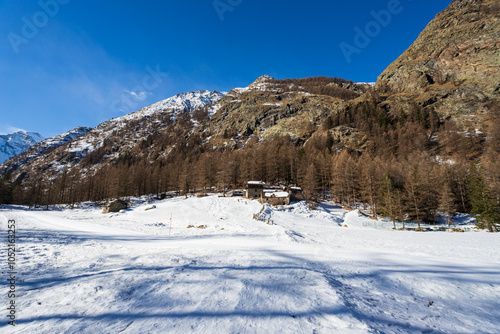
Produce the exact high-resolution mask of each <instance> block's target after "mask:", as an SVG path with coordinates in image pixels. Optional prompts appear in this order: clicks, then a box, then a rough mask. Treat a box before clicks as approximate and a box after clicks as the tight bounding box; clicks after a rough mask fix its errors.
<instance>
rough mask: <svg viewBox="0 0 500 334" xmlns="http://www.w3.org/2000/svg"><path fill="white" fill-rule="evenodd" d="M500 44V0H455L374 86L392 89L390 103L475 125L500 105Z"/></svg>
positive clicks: (389, 91)
mask: <svg viewBox="0 0 500 334" xmlns="http://www.w3.org/2000/svg"><path fill="white" fill-rule="evenodd" d="M499 46H500V3H499V2H498V0H455V1H453V2H452V3H451V4H450V5H449V6H448V8H446V9H445V10H444V11H442V12H441V13H439V14H438V15H437V16H436V18H435V19H434V20H433V21H431V22H430V23H429V25H428V26H427V27H426V28H425V30H424V31H423V32H422V33H421V34H420V36H419V37H418V39H417V40H416V41H415V42H414V43H413V44H412V45H411V46H410V47H409V48H408V50H406V51H405V52H404V53H403V54H402V55H401V56H400V57H399V58H398V59H397V60H396V61H395V62H393V63H392V64H391V65H390V66H389V67H388V68H387V69H386V70H385V71H384V72H383V73H382V74H381V75H380V77H379V78H378V81H377V84H376V90H378V91H379V92H385V93H389V95H390V96H389V97H388V101H387V104H388V106H389V108H390V107H391V106H392V108H395V107H396V108H397V107H404V106H405V105H407V104H409V103H412V102H416V103H417V104H418V105H420V106H422V107H424V108H434V109H435V110H436V111H437V112H438V114H439V115H440V116H442V117H444V118H446V117H450V116H453V117H455V118H456V120H457V121H458V122H459V123H463V124H465V123H473V124H476V125H477V124H479V123H481V121H482V119H483V116H484V115H485V114H488V113H489V112H491V111H493V110H494V109H498V108H499V106H500V104H499V101H500V53H499ZM471 116H477V117H471Z"/></svg>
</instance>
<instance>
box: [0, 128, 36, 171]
mask: <svg viewBox="0 0 500 334" xmlns="http://www.w3.org/2000/svg"><path fill="white" fill-rule="evenodd" d="M41 140H43V137H42V136H41V135H40V134H39V133H35V132H25V131H17V132H15V133H12V134H7V135H0V164H1V163H3V162H4V161H6V160H8V159H10V158H12V157H14V156H16V155H18V154H20V153H21V152H23V151H25V150H26V149H28V148H29V147H31V146H32V145H34V144H36V143H38V142H39V141H41Z"/></svg>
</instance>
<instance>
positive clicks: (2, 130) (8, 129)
mask: <svg viewBox="0 0 500 334" xmlns="http://www.w3.org/2000/svg"><path fill="white" fill-rule="evenodd" d="M18 131H23V132H27V131H26V130H24V129H21V128H17V127H15V126H11V125H5V126H2V127H0V135H7V134H11V133H14V132H18Z"/></svg>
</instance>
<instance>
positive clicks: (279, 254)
mask: <svg viewBox="0 0 500 334" xmlns="http://www.w3.org/2000/svg"><path fill="white" fill-rule="evenodd" d="M153 204H155V205H156V208H155V209H152V210H148V211H146V210H145V209H146V208H149V207H151V206H152V204H147V203H144V204H139V205H136V206H134V207H133V208H131V209H128V210H125V211H124V212H121V213H118V214H102V213H101V210H100V209H98V208H92V207H89V208H86V209H74V210H69V209H66V210H60V211H48V212H47V211H29V210H27V209H26V208H21V207H17V208H14V207H7V208H3V209H0V226H1V234H2V235H1V240H2V248H1V249H2V251H1V254H0V255H1V256H0V261H1V268H2V278H1V280H2V282H3V285H2V292H1V298H0V308H1V309H2V310H3V311H2V315H1V318H0V319H1V320H0V321H1V323H0V332H1V333H499V332H500V234H490V233H486V232H470V233H446V232H425V233H419V232H402V231H391V230H376V229H371V228H366V227H362V226H363V220H364V219H366V218H360V217H358V215H357V213H356V212H347V211H344V210H342V209H340V208H338V207H336V206H335V205H333V204H332V203H323V204H322V206H321V207H320V208H319V210H317V211H311V210H310V209H309V208H308V207H307V206H306V205H305V204H303V203H299V204H296V205H295V206H294V207H293V209H292V208H289V209H286V210H274V209H271V208H266V209H265V210H264V211H263V213H262V215H263V217H265V218H266V219H269V220H271V221H273V222H274V224H275V225H268V224H266V223H264V222H261V221H256V220H253V219H252V216H253V214H255V213H258V212H259V211H260V210H261V208H262V206H261V205H260V204H259V203H258V202H255V201H249V200H245V199H242V198H220V197H217V196H209V197H204V198H194V197H193V198H189V199H183V198H173V199H167V200H164V201H159V202H155V203H153ZM171 215H172V217H173V220H172V228H171V231H170V216H171ZM8 219H15V221H16V228H17V234H16V235H17V247H18V249H17V251H18V252H17V261H16V266H17V269H18V271H19V273H18V282H17V285H16V290H17V291H16V294H17V296H16V310H17V313H16V316H17V325H16V326H15V327H12V326H9V325H8V324H7V321H8V318H7V310H6V308H7V306H8V302H9V299H8V298H7V289H8V287H7V284H6V279H7V278H8V277H7V273H6V272H7V270H6V268H7V251H6V247H7V246H6V245H7V243H6V240H7V231H6V230H7V221H8ZM345 225H347V226H348V227H345ZM188 226H193V227H190V228H188Z"/></svg>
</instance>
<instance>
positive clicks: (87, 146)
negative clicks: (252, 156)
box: [0, 90, 225, 179]
mask: <svg viewBox="0 0 500 334" xmlns="http://www.w3.org/2000/svg"><path fill="white" fill-rule="evenodd" d="M224 94H225V93H222V92H216V91H213V92H210V91H206V90H204V91H198V92H188V93H183V94H178V95H175V96H173V97H171V98H168V99H166V100H163V101H160V102H157V103H155V104H153V105H151V106H148V107H146V108H143V109H141V110H139V111H137V112H134V113H131V114H127V115H125V116H122V117H119V118H115V119H112V120H109V121H106V122H104V123H102V124H100V125H99V126H97V127H96V128H94V129H92V130H90V131H88V129H87V131H85V133H84V134H82V135H81V136H79V137H77V138H74V140H71V141H69V142H62V143H61V145H58V146H57V147H54V148H52V149H50V150H45V152H44V153H43V154H39V155H38V156H36V157H34V158H33V159H28V161H26V162H25V163H17V162H13V164H9V165H8V166H7V168H9V171H11V172H13V176H14V178H19V177H21V178H23V179H27V178H28V179H29V178H30V177H31V176H36V175H42V174H43V175H47V176H49V177H52V176H55V175H56V174H57V173H59V172H61V171H62V170H64V169H67V170H71V169H72V168H73V167H74V166H76V165H79V164H80V163H81V162H82V160H83V162H84V166H80V167H81V169H82V170H83V172H86V169H87V170H93V171H95V170H96V169H98V168H99V166H102V165H103V164H106V163H110V162H112V161H113V160H114V159H116V158H117V157H119V156H123V155H126V154H128V153H130V152H131V151H132V150H133V149H134V148H136V146H137V145H139V144H140V142H141V141H143V140H144V139H145V138H147V137H148V136H149V135H152V134H155V133H161V132H166V131H167V130H166V129H167V128H168V129H171V130H173V129H174V128H176V127H177V128H181V126H180V125H179V126H178V124H179V123H182V122H183V121H187V122H188V123H194V122H193V121H194V119H195V115H193V112H194V111H195V110H197V108H200V107H202V106H205V105H209V104H213V103H216V102H217V101H219V100H220V99H221V98H222V97H223V96H224ZM61 136H62V137H65V135H61ZM144 153H148V152H144ZM146 155H147V154H146ZM1 172H2V171H1V170H0V173H1Z"/></svg>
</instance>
